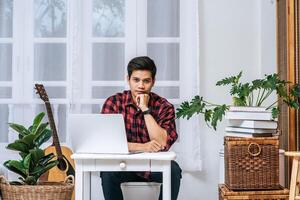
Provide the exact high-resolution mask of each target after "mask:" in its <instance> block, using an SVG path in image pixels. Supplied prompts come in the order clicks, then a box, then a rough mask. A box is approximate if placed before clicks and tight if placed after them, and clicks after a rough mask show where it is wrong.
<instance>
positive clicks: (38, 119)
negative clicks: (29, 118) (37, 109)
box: [31, 112, 45, 134]
mask: <svg viewBox="0 0 300 200" xmlns="http://www.w3.org/2000/svg"><path fill="white" fill-rule="evenodd" d="M44 116H45V113H44V112H41V113H39V114H38V115H37V116H36V117H35V118H34V120H33V124H32V130H31V132H32V133H33V134H35V132H36V131H37V129H38V128H39V126H40V124H41V121H42V119H43V118H44Z"/></svg>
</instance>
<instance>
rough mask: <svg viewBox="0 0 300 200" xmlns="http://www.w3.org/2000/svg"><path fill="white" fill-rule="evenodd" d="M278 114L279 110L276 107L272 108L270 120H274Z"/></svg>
mask: <svg viewBox="0 0 300 200" xmlns="http://www.w3.org/2000/svg"><path fill="white" fill-rule="evenodd" d="M278 114H279V109H278V108H277V107H274V108H272V118H273V119H276V118H277V117H278Z"/></svg>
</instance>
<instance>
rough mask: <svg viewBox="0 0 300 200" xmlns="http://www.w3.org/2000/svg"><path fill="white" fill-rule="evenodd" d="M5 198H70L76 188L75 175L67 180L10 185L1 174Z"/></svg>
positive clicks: (25, 199) (9, 199)
mask: <svg viewBox="0 0 300 200" xmlns="http://www.w3.org/2000/svg"><path fill="white" fill-rule="evenodd" d="M0 188H1V193H2V199H3V200H70V199H71V197H72V193H73V190H74V176H68V177H67V178H66V180H65V182H41V183H38V185H10V184H9V182H8V181H7V180H6V179H5V177H4V176H0Z"/></svg>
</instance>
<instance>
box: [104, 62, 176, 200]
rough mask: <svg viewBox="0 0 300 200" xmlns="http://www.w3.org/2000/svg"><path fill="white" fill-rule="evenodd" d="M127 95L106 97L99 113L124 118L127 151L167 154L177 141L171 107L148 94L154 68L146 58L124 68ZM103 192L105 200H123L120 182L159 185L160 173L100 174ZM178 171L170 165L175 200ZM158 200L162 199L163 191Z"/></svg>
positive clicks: (125, 93) (152, 81) (174, 164)
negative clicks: (127, 85) (128, 88)
mask: <svg viewBox="0 0 300 200" xmlns="http://www.w3.org/2000/svg"><path fill="white" fill-rule="evenodd" d="M127 72H128V76H127V81H128V84H129V86H130V91H124V92H123V93H117V94H116V95H113V96H111V97H109V98H108V99H107V100H106V102H105V103H104V105H103V107H102V111H101V113H121V114H123V116H124V120H125V127H126V134H127V141H128V149H129V151H132V152H134V151H143V152H159V151H168V150H169V148H170V147H171V145H172V144H173V143H174V142H175V141H176V139H177V137H178V136H177V132H176V126H175V111H174V106H173V105H172V104H171V103H169V102H168V101H167V100H166V99H164V98H162V97H160V96H158V95H157V94H155V93H152V92H151V89H152V87H153V85H154V82H155V74H156V66H155V63H154V62H153V60H152V59H150V58H149V57H146V56H144V57H136V58H133V59H132V60H131V61H130V62H129V63H128V66H127ZM101 178H102V188H103V194H104V197H105V199H106V200H121V199H123V195H122V191H121V188H120V184H121V183H123V182H139V181H140V182H147V181H151V182H159V183H161V182H162V174H161V172H151V173H150V172H102V173H101ZM180 179H181V169H180V167H179V165H178V164H177V163H176V162H175V161H172V162H171V191H172V193H171V198H172V200H176V199H177V196H178V192H179V187H180ZM159 199H160V200H161V199H162V191H161V192H160V196H159Z"/></svg>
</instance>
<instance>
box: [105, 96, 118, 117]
mask: <svg viewBox="0 0 300 200" xmlns="http://www.w3.org/2000/svg"><path fill="white" fill-rule="evenodd" d="M115 102H116V100H115V97H114V96H111V97H109V98H108V99H106V101H105V102H104V104H103V106H102V110H101V113H102V114H109V113H118V110H117V105H116V103H115Z"/></svg>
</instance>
